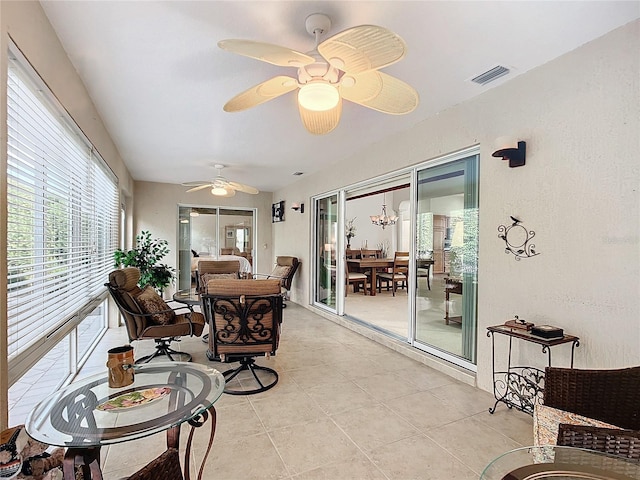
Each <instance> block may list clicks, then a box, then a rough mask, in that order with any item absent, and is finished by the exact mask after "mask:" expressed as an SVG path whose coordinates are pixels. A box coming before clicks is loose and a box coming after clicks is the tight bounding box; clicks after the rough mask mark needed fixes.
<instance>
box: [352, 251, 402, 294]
mask: <svg viewBox="0 0 640 480" xmlns="http://www.w3.org/2000/svg"><path fill="white" fill-rule="evenodd" d="M347 263H349V264H350V265H353V266H355V267H357V268H358V269H359V270H360V271H367V270H368V271H370V272H371V286H370V289H369V290H370V291H369V294H370V295H371V296H372V297H375V295H376V285H377V283H376V282H377V274H376V272H377V271H378V270H386V269H388V268H393V258H347ZM364 291H365V294H366V292H367V287H366V285H365V289H364Z"/></svg>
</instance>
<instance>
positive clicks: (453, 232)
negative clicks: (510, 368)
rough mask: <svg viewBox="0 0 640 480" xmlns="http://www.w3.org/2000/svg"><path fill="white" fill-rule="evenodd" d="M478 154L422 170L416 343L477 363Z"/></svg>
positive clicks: (461, 361) (456, 359) (418, 189)
mask: <svg viewBox="0 0 640 480" xmlns="http://www.w3.org/2000/svg"><path fill="white" fill-rule="evenodd" d="M477 169H478V156H477V155H473V156H470V157H466V158H462V159H460V160H455V161H453V162H449V163H446V164H444V165H439V166H436V167H432V168H425V169H421V170H418V172H417V177H416V182H417V186H416V192H417V199H416V205H415V206H416V208H415V211H416V248H415V269H414V271H415V272H416V277H415V278H416V289H415V328H414V336H415V338H414V343H415V344H416V345H417V346H422V347H423V348H424V349H425V350H427V351H431V352H432V353H435V354H436V355H439V356H442V357H443V358H446V359H448V360H450V361H453V362H454V363H459V364H462V365H463V366H468V365H469V364H475V361H476V333H477V323H476V303H477V283H478V282H477V265H478V179H477Z"/></svg>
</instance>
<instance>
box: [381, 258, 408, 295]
mask: <svg viewBox="0 0 640 480" xmlns="http://www.w3.org/2000/svg"><path fill="white" fill-rule="evenodd" d="M408 274H409V252H396V253H395V254H394V256H393V267H392V269H391V272H381V273H379V274H378V293H380V292H381V290H382V282H385V283H386V284H387V291H389V287H391V290H392V292H393V296H394V297H395V296H396V290H397V288H398V284H401V288H406V287H407V275H408ZM374 288H375V287H374Z"/></svg>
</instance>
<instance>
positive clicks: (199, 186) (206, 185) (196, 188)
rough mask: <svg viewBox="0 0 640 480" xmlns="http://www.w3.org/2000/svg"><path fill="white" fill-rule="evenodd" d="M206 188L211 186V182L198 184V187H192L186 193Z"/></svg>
mask: <svg viewBox="0 0 640 480" xmlns="http://www.w3.org/2000/svg"><path fill="white" fill-rule="evenodd" d="M188 186H189V185H185V187H188ZM205 188H211V184H210V183H205V184H204V185H198V186H197V187H193V188H190V189H189V190H187V192H186V193H190V192H197V191H198V190H204V189H205Z"/></svg>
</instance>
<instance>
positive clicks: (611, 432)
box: [556, 423, 640, 464]
mask: <svg viewBox="0 0 640 480" xmlns="http://www.w3.org/2000/svg"><path fill="white" fill-rule="evenodd" d="M556 445H560V446H565V447H576V448H584V449H587V450H595V451H597V452H603V453H608V454H609V455H615V456H616V457H622V458H625V459H627V460H629V461H631V462H634V463H639V464H640V430H627V429H617V428H603V427H594V426H591V425H572V424H568V423H561V424H560V425H559V428H558V441H557V442H556Z"/></svg>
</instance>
